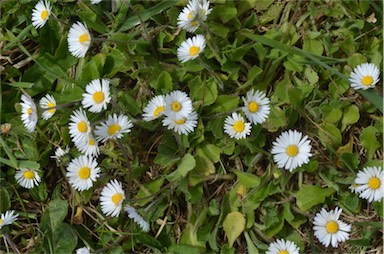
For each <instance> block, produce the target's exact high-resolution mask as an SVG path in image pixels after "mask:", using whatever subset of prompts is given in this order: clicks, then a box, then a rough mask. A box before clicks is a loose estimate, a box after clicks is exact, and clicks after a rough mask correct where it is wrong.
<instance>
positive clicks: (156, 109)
mask: <svg viewBox="0 0 384 254" xmlns="http://www.w3.org/2000/svg"><path fill="white" fill-rule="evenodd" d="M164 110H165V101H164V96H163V95H158V96H155V97H153V98H152V99H151V100H150V101H149V103H148V105H147V106H146V107H145V108H144V110H143V111H144V114H143V120H144V121H146V122H149V121H152V120H155V119H156V118H159V117H160V116H162V115H163V114H164Z"/></svg>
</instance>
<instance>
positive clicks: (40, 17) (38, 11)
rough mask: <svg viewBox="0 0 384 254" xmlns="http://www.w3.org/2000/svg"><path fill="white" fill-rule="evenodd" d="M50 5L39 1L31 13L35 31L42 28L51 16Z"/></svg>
mask: <svg viewBox="0 0 384 254" xmlns="http://www.w3.org/2000/svg"><path fill="white" fill-rule="evenodd" d="M51 10H52V7H51V4H50V3H49V2H48V1H39V2H38V3H37V4H36V5H35V8H34V9H33V11H32V25H33V26H34V27H35V28H36V29H37V28H40V27H43V26H44V25H45V23H46V22H47V21H48V19H49V15H51Z"/></svg>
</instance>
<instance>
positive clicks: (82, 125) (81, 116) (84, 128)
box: [69, 109, 91, 144]
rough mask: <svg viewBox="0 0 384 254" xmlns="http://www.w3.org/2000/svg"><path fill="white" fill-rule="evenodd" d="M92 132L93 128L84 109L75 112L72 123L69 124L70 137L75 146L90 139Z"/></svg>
mask: <svg viewBox="0 0 384 254" xmlns="http://www.w3.org/2000/svg"><path fill="white" fill-rule="evenodd" d="M90 132H91V126H90V123H89V121H88V118H87V115H86V113H85V112H84V111H83V110H82V109H79V110H75V111H73V114H72V115H71V122H70V123H69V135H70V136H71V138H72V141H73V142H74V143H75V144H76V143H80V142H82V141H83V139H85V138H87V137H88V134H89V133H90Z"/></svg>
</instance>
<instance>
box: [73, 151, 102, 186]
mask: <svg viewBox="0 0 384 254" xmlns="http://www.w3.org/2000/svg"><path fill="white" fill-rule="evenodd" d="M67 171H68V172H67V174H66V176H67V177H68V182H69V183H70V184H71V185H72V187H73V188H74V189H76V190H78V191H83V190H88V189H89V188H91V187H92V185H93V182H95V181H96V179H97V178H98V177H99V173H100V168H99V167H98V166H97V162H96V160H95V159H93V158H92V157H88V156H85V155H81V156H79V157H77V158H75V159H73V160H72V161H71V163H69V165H68V167H67Z"/></svg>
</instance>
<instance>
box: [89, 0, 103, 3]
mask: <svg viewBox="0 0 384 254" xmlns="http://www.w3.org/2000/svg"><path fill="white" fill-rule="evenodd" d="M101 1H103V0H91V4H98V3H100V2H101Z"/></svg>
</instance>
